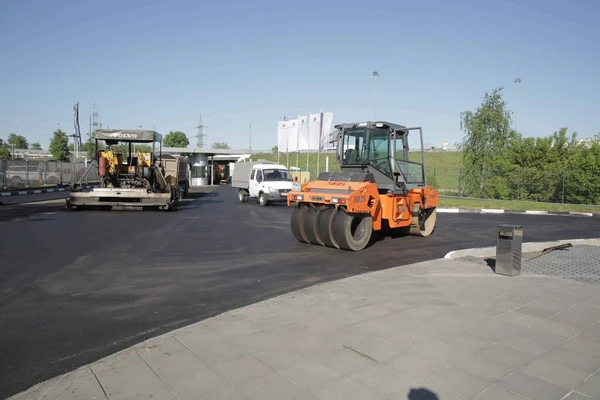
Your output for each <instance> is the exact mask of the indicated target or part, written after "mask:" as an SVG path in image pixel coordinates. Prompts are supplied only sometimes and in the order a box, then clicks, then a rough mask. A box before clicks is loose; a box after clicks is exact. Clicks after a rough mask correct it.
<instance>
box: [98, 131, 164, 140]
mask: <svg viewBox="0 0 600 400" xmlns="http://www.w3.org/2000/svg"><path fill="white" fill-rule="evenodd" d="M94 135H95V136H94V139H96V140H106V141H115V142H138V143H152V142H160V143H162V139H163V137H162V135H161V134H160V133H158V132H156V131H149V130H138V129H99V130H97V131H95V132H94Z"/></svg>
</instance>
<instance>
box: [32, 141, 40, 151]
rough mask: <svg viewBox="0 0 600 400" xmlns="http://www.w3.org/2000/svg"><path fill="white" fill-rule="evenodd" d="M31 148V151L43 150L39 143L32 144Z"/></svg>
mask: <svg viewBox="0 0 600 400" xmlns="http://www.w3.org/2000/svg"><path fill="white" fill-rule="evenodd" d="M30 148H31V150H42V145H41V144H39V143H37V142H36V143H31V146H30Z"/></svg>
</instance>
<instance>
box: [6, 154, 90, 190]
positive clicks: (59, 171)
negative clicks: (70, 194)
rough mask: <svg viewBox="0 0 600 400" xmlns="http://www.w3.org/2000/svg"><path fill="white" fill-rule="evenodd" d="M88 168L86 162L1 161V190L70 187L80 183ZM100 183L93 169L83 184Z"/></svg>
mask: <svg viewBox="0 0 600 400" xmlns="http://www.w3.org/2000/svg"><path fill="white" fill-rule="evenodd" d="M87 166H89V162H88V165H87ZM87 166H86V164H85V163H84V162H76V163H72V162H66V161H64V162H63V161H26V160H0V188H2V190H17V189H31V188H39V187H46V186H57V185H69V184H71V183H73V182H79V180H80V179H81V178H82V177H83V176H84V174H85V171H86V168H87ZM99 181H100V176H98V171H97V169H96V168H91V169H90V170H89V171H88V173H87V174H86V175H85V177H83V180H82V183H95V182H99Z"/></svg>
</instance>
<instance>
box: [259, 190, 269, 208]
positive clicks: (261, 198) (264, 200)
mask: <svg viewBox="0 0 600 400" xmlns="http://www.w3.org/2000/svg"><path fill="white" fill-rule="evenodd" d="M258 202H259V203H260V205H261V206H263V207H264V206H266V205H267V204H268V203H269V202H268V201H267V198H266V197H265V194H264V193H261V194H260V195H259V196H258Z"/></svg>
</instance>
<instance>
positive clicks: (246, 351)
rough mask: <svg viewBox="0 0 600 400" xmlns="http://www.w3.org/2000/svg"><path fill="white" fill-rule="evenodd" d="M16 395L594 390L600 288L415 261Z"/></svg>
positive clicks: (548, 396)
mask: <svg viewBox="0 0 600 400" xmlns="http://www.w3.org/2000/svg"><path fill="white" fill-rule="evenodd" d="M581 251H588V252H589V249H582V250H581ZM563 256H564V255H563ZM540 258H542V257H540ZM599 259H600V258H599ZM570 268H571V269H572V270H574V269H576V268H575V267H574V266H573V264H570ZM586 268H587V267H586ZM570 273H571V274H575V273H574V272H570ZM563 275H565V274H563ZM13 398H14V399H19V400H26V399H35V400H38V399H79V398H89V399H133V398H154V399H180V400H181V399H199V400H209V399H210V400H216V399H219V400H255V399H257V400H258V399H261V400H279V399H281V400H291V399H295V400H335V399H340V400H351V399H361V400H363V399H364V400H369V399H373V400H383V399H386V400H399V399H402V400H417V399H424V400H456V399H476V400H494V399H502V400H504V399H507V400H513V399H514V400H524V399H530V400H531V399H543V400H554V399H556V400H560V399H587V400H589V399H600V291H599V290H598V286H597V284H596V282H593V283H589V282H586V281H585V280H581V279H570V278H568V279H565V276H560V274H559V275H556V274H555V275H552V274H543V275H541V274H528V273H525V274H522V275H519V276H513V277H508V276H502V275H497V274H495V273H494V272H493V270H492V269H491V268H490V267H489V266H487V265H482V264H481V263H477V262H465V261H456V260H435V261H430V262H424V263H419V264H414V265H409V266H404V267H399V268H394V269H390V270H385V271H378V272H373V273H369V274H365V275H359V276H354V277H351V278H348V279H344V280H340V281H336V282H330V283H327V284H322V285H318V286H314V287H310V288H307V289H304V290H301V291H298V292H295V293H289V294H286V295H283V296H280V297H277V298H273V299H270V300H267V301H263V302H260V303H257V304H253V305H250V306H247V307H244V308H241V309H238V310H233V311H230V312H227V313H225V314H222V315H220V316H217V317H215V318H211V319H208V320H205V321H203V322H200V323H197V324H194V325H190V326H188V327H185V328H182V329H179V330H177V331H174V332H171V333H169V334H166V335H162V336H160V337H157V338H154V339H151V340H148V341H145V342H143V343H140V344H138V345H136V346H134V347H132V348H130V349H127V350H124V351H121V352H119V353H117V354H114V355H112V356H110V357H107V358H106V359H103V360H100V361H98V362H96V363H93V364H91V365H89V366H86V367H82V368H80V369H78V370H76V371H73V372H71V373H68V374H65V375H63V376H60V377H57V378H55V379H52V380H49V381H47V382H43V383H41V384H39V385H37V386H35V387H33V388H31V389H29V390H28V391H26V392H24V393H21V394H18V395H16V396H14V397H13Z"/></svg>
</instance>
